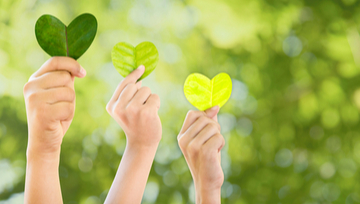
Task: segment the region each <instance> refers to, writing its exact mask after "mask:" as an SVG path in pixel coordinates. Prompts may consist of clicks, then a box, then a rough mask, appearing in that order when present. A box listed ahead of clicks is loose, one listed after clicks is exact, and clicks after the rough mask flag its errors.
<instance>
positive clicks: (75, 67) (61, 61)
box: [31, 57, 86, 78]
mask: <svg viewBox="0 0 360 204" xmlns="http://www.w3.org/2000/svg"><path fill="white" fill-rule="evenodd" d="M52 71H68V72H69V73H70V74H71V75H72V76H76V77H80V78H82V77H84V76H85V75H86V71H85V69H84V68H82V67H81V66H80V64H79V63H78V62H77V61H76V60H74V59H73V58H70V57H52V58H50V59H49V60H48V61H46V62H45V63H44V64H43V65H42V66H41V67H40V69H39V70H37V71H36V72H35V73H34V74H33V75H32V76H31V77H39V76H41V75H43V74H45V73H47V72H52Z"/></svg>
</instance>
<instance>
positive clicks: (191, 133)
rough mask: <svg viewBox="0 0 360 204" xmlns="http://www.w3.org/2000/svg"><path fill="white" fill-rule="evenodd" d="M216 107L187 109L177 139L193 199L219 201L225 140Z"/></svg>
mask: <svg viewBox="0 0 360 204" xmlns="http://www.w3.org/2000/svg"><path fill="white" fill-rule="evenodd" d="M218 112H219V107H218V106H215V107H213V108H211V109H208V110H206V111H205V112H202V111H189V112H188V114H187V116H186V118H185V122H184V124H183V127H182V129H181V131H180V133H179V135H178V142H179V146H180V149H181V151H182V152H183V154H184V156H185V159H186V162H187V164H188V166H189V168H190V171H191V175H192V177H193V179H194V184H195V189H196V201H197V202H196V203H219V202H220V191H221V186H222V184H223V182H224V174H223V171H222V168H221V165H220V150H221V149H222V147H223V146H224V144H225V140H224V138H223V136H222V135H221V134H220V125H219V123H218V122H217V113H218Z"/></svg>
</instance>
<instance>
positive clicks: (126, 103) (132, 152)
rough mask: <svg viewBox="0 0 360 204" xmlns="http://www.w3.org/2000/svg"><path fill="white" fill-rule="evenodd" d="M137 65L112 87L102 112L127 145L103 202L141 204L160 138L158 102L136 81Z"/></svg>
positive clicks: (137, 74)
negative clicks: (120, 133)
mask: <svg viewBox="0 0 360 204" xmlns="http://www.w3.org/2000/svg"><path fill="white" fill-rule="evenodd" d="M144 70H145V67H144V66H140V67H139V68H138V69H136V70H134V71H133V72H131V73H130V74H129V75H128V76H127V77H126V78H125V79H124V80H123V81H122V82H121V83H120V84H119V86H118V87H117V88H116V90H115V92H114V95H113V96H112V98H111V99H110V101H109V103H108V104H107V106H106V110H107V111H108V112H109V114H110V115H111V116H112V117H113V118H114V119H115V120H116V122H117V123H118V124H119V125H120V126H121V127H122V128H123V130H124V132H125V134H126V139H127V145H126V148H125V152H124V155H123V157H122V160H121V162H120V166H119V168H118V171H117V173H116V176H115V179H114V181H113V184H112V186H111V188H110V191H109V193H108V196H107V198H106V200H105V203H141V199H142V197H143V193H144V190H145V186H146V182H147V179H148V176H149V173H150V169H151V165H152V162H153V160H154V157H155V153H156V149H157V146H158V144H159V142H160V139H161V133H162V130H161V121H160V118H159V116H158V113H157V112H158V110H159V108H160V99H159V96H158V95H156V94H152V93H151V90H150V88H148V87H141V82H137V80H138V79H139V78H140V77H141V75H142V74H143V73H144Z"/></svg>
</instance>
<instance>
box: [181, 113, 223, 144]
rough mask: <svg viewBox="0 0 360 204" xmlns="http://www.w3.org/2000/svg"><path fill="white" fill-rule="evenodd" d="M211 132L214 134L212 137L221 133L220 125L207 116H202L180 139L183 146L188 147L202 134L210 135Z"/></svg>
mask: <svg viewBox="0 0 360 204" xmlns="http://www.w3.org/2000/svg"><path fill="white" fill-rule="evenodd" d="M210 130H211V133H212V134H211V135H213V134H215V133H217V132H220V125H219V124H218V123H216V122H215V121H214V120H212V119H210V118H208V117H207V116H201V117H199V118H198V119H197V120H196V121H195V122H194V123H193V124H192V125H191V126H190V127H189V129H187V130H186V132H185V133H184V134H183V135H182V136H180V137H181V138H178V139H179V140H180V139H181V145H182V146H186V145H187V144H189V143H191V142H192V140H195V139H196V138H197V137H198V136H199V135H200V134H202V135H204V134H210V133H208V132H209V131H210ZM211 135H209V136H211ZM194 138H195V139H194Z"/></svg>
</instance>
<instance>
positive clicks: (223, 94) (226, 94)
mask: <svg viewBox="0 0 360 204" xmlns="http://www.w3.org/2000/svg"><path fill="white" fill-rule="evenodd" d="M231 90H232V82H231V78H230V76H229V75H228V74H226V73H220V74H218V75H216V76H215V77H214V78H212V79H211V80H210V79H209V78H207V77H206V76H204V75H202V74H198V73H194V74H190V75H189V76H188V77H187V78H186V80H185V84H184V93H185V97H186V98H187V100H188V101H189V102H190V103H191V104H192V105H193V106H195V107H196V108H197V109H199V110H201V111H203V110H206V109H208V108H211V107H213V106H216V105H218V106H219V107H222V106H223V105H224V104H225V103H226V102H227V101H228V100H229V98H230V95H231Z"/></svg>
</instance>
